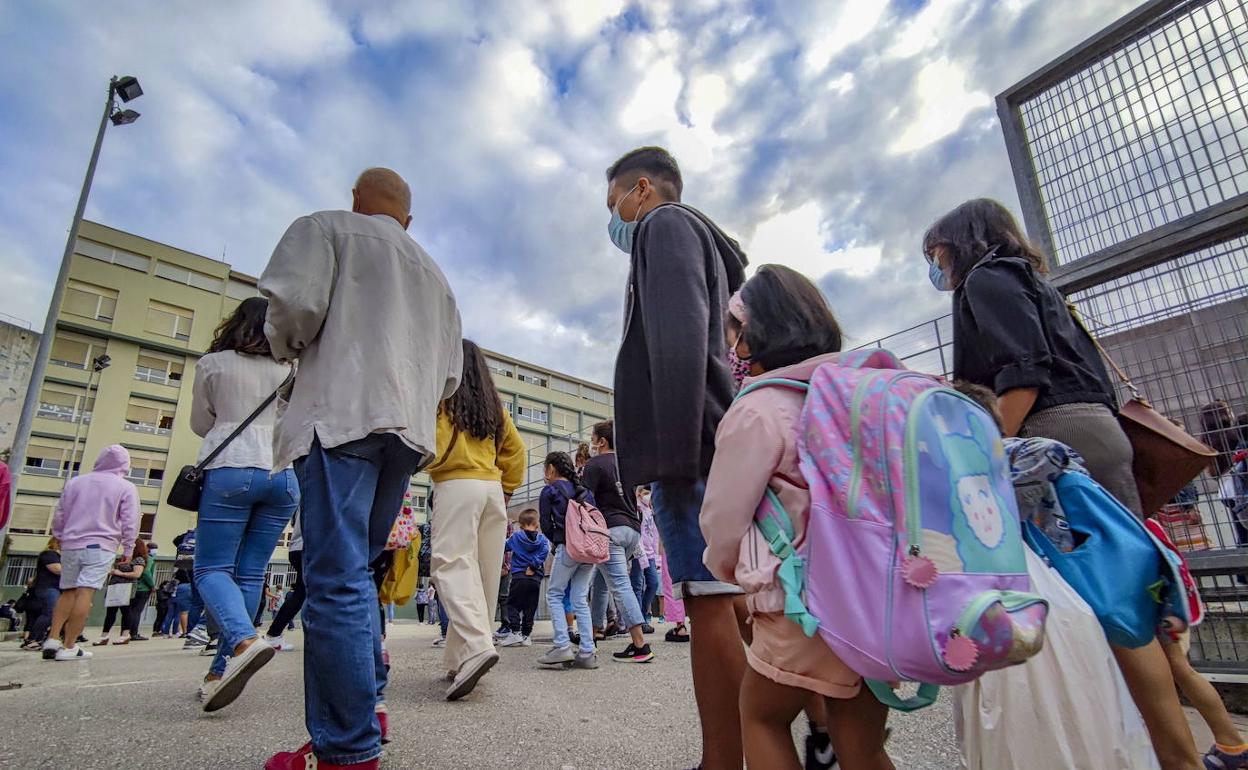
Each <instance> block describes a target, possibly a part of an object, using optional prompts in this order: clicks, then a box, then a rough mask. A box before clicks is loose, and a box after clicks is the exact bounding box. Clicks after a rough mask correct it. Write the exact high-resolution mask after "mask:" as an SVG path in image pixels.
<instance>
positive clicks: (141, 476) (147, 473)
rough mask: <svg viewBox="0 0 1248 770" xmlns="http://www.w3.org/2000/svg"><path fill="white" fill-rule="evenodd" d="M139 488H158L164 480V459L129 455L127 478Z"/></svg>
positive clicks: (134, 454)
mask: <svg viewBox="0 0 1248 770" xmlns="http://www.w3.org/2000/svg"><path fill="white" fill-rule="evenodd" d="M127 478H129V479H130V481H132V482H134V483H135V484H136V485H138V486H140V487H144V486H146V487H159V486H160V485H161V483H163V481H164V478H165V458H164V457H156V456H142V455H138V454H137V453H135V452H131V453H130V475H129V476H128V477H127Z"/></svg>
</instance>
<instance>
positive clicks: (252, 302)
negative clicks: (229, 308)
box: [208, 297, 273, 357]
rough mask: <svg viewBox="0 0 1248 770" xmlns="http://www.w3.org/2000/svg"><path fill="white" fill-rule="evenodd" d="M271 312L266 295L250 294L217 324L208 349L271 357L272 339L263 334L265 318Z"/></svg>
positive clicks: (218, 351) (217, 351)
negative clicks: (270, 342) (228, 315)
mask: <svg viewBox="0 0 1248 770" xmlns="http://www.w3.org/2000/svg"><path fill="white" fill-rule="evenodd" d="M268 311H269V301H268V300H267V299H265V298H264V297H249V298H247V299H245V300H243V301H242V302H240V303H238V307H236V308H234V312H233V313H232V314H231V315H230V317H229V318H227V319H225V320H224V321H222V322H221V324H220V325H219V326H218V327H217V330H216V332H215V333H214V334H213V338H212V344H211V345H209V346H208V352H209V353H221V352H223V351H226V350H233V351H234V352H236V353H242V354H244V355H249V356H266V357H270V356H272V355H273V351H272V350H271V349H270V348H269V338H268V337H266V336H264V317H265V314H266V313H268Z"/></svg>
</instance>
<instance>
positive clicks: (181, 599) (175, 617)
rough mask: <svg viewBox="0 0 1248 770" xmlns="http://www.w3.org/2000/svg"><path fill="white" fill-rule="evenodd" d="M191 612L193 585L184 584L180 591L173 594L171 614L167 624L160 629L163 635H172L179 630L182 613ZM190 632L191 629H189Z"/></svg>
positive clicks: (179, 587)
mask: <svg viewBox="0 0 1248 770" xmlns="http://www.w3.org/2000/svg"><path fill="white" fill-rule="evenodd" d="M190 610H191V585H190V584H189V583H182V584H181V585H179V586H178V589H177V590H176V591H174V592H173V598H172V599H170V600H169V614H168V615H166V616H165V623H164V625H162V626H161V627H160V630H161V633H165V634H172V633H173V632H174V631H175V630H177V628H178V624H179V623H181V622H182V613H183V612H190ZM187 630H188V631H189V630H190V629H189V628H188V629H187Z"/></svg>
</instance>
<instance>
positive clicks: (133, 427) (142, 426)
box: [121, 422, 173, 436]
mask: <svg viewBox="0 0 1248 770" xmlns="http://www.w3.org/2000/svg"><path fill="white" fill-rule="evenodd" d="M121 428H122V430H129V431H134V432H135V433H151V434H152V435H155V436H168V435H170V434H171V433H173V431H172V430H171V429H169V428H161V427H159V426H156V425H147V424H146V423H141V422H128V423H126V424H125V425H123V426H121Z"/></svg>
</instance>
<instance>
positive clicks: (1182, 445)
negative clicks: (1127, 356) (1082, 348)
mask: <svg viewBox="0 0 1248 770" xmlns="http://www.w3.org/2000/svg"><path fill="white" fill-rule="evenodd" d="M1068 307H1069V308H1070V315H1071V317H1072V318H1074V319H1075V323H1077V324H1079V325H1080V326H1081V327H1082V328H1083V330H1084V332H1086V333H1087V335H1088V336H1089V337H1090V338H1091V339H1092V342H1093V344H1095V345H1096V349H1097V350H1099V351H1100V352H1101V356H1102V357H1104V359H1105V361H1106V362H1108V363H1109V365H1110V367H1112V368H1113V370H1114V374H1116V375H1118V379H1120V380H1122V384H1123V385H1125V386H1126V388H1127V390H1129V391H1130V392H1131V400H1129V401H1127V403H1125V404H1123V405H1122V406H1121V407H1119V409H1118V424H1119V425H1121V426H1122V430H1123V432H1124V433H1126V434H1127V438H1128V439H1130V441H1131V448H1132V449H1133V450H1134V451H1135V460H1134V462H1133V466H1132V472H1133V474H1134V476H1135V485H1136V487H1137V488H1138V489H1139V490H1140V505H1141V507H1142V509H1143V512H1144V515H1145V516H1148V515H1150V514H1152V513H1153V512H1155V511H1159V510H1161V508H1162V506H1164V505H1166V504H1167V503H1169V502H1170V501H1171V500H1173V499H1174V496H1175V495H1177V494H1178V493H1179V490H1181V489H1183V487H1185V486H1187V484H1188V482H1190V481H1191V480H1192V479H1194V478H1196V477H1197V476H1199V475H1200V472H1201V471H1203V470H1204V469H1205V468H1207V467H1209V464H1210V463H1211V462H1213V458H1214V457H1215V456H1216V455H1217V452H1215V451H1214V450H1213V449H1212V448H1211V447H1209V446H1207V445H1205V443H1204V442H1202V441H1200V440H1198V439H1196V438H1194V437H1192V436H1191V435H1190V434H1189V433H1188V432H1187V431H1185V430H1183V429H1182V428H1180V427H1179V426H1178V425H1175V424H1174V423H1173V422H1171V421H1170V420H1168V419H1166V418H1165V417H1164V416H1162V415H1161V414H1160V413H1159V412H1158V411H1157V410H1156V409H1153V406H1152V404H1150V403H1148V400H1147V399H1146V398H1144V396H1143V395H1141V394H1140V391H1139V389H1138V388H1136V387H1135V383H1133V382H1131V378H1130V377H1128V376H1127V374H1126V372H1124V371H1123V370H1122V367H1120V366H1118V364H1117V362H1115V361H1114V359H1113V358H1111V357H1110V355H1109V353H1108V352H1107V351H1106V350H1105V348H1104V347H1102V346H1101V343H1100V341H1099V340H1098V339H1097V338H1096V335H1094V334H1092V332H1090V331H1088V327H1087V326H1085V325H1084V323H1083V319H1082V318H1080V316H1079V312H1078V310H1076V308H1075V306H1074V305H1068Z"/></svg>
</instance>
